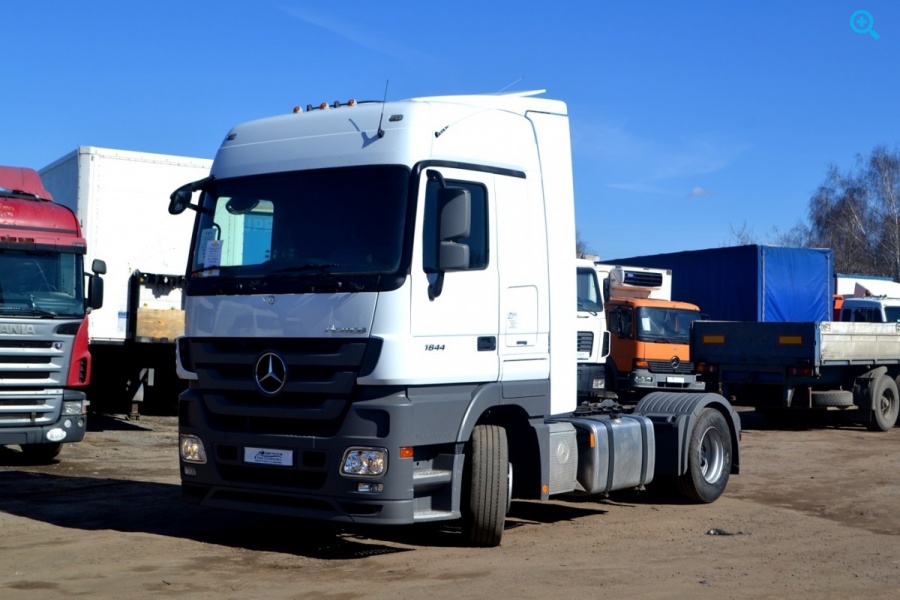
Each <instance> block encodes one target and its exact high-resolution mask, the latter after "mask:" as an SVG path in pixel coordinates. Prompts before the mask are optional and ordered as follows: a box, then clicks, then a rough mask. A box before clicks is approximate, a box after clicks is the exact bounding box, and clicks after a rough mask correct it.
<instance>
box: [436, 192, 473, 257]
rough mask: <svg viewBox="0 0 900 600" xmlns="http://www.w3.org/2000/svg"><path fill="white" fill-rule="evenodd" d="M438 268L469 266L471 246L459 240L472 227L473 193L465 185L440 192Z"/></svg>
mask: <svg viewBox="0 0 900 600" xmlns="http://www.w3.org/2000/svg"><path fill="white" fill-rule="evenodd" d="M438 215H439V216H438V223H439V225H438V231H439V237H438V239H439V240H440V246H439V254H438V268H439V269H440V270H441V271H460V270H464V269H468V268H469V246H468V245H467V244H462V243H460V242H459V240H460V239H463V238H467V237H469V234H470V232H471V230H472V194H471V193H470V192H469V190H467V189H465V188H461V187H447V188H442V189H441V190H439V191H438Z"/></svg>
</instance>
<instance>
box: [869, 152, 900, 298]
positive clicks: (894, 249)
mask: <svg viewBox="0 0 900 600" xmlns="http://www.w3.org/2000/svg"><path fill="white" fill-rule="evenodd" d="M864 177H865V180H866V183H867V184H868V187H869V189H870V192H871V194H872V196H873V200H874V204H875V206H874V212H875V218H876V219H877V221H878V224H879V229H880V232H879V233H880V234H879V236H878V240H877V250H878V254H879V257H880V259H881V261H882V262H883V264H884V267H885V274H886V275H890V276H891V277H893V278H894V280H898V279H900V154H896V153H895V154H891V153H890V152H888V150H887V148H886V147H884V146H879V147H877V148H875V149H874V150H873V151H872V154H871V156H870V157H869V161H868V169H867V171H866V173H865V175H864Z"/></svg>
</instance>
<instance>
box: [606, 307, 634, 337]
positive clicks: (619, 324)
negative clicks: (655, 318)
mask: <svg viewBox="0 0 900 600" xmlns="http://www.w3.org/2000/svg"><path fill="white" fill-rule="evenodd" d="M609 327H610V331H612V333H615V334H616V335H617V336H619V337H620V338H626V339H631V337H632V335H631V311H630V310H629V309H627V308H624V307H621V306H620V307H617V308H614V309H613V310H611V311H610V313H609Z"/></svg>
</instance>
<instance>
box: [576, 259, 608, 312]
mask: <svg viewBox="0 0 900 600" xmlns="http://www.w3.org/2000/svg"><path fill="white" fill-rule="evenodd" d="M578 310H587V311H592V312H600V311H602V310H603V301H602V300H601V299H600V286H598V285H597V272H596V271H594V269H578Z"/></svg>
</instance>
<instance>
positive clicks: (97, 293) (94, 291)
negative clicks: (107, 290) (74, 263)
mask: <svg viewBox="0 0 900 600" xmlns="http://www.w3.org/2000/svg"><path fill="white" fill-rule="evenodd" d="M101 262H102V261H101ZM104 272H105V270H104ZM88 281H89V283H88V306H89V307H90V308H91V309H97V308H101V307H102V306H103V278H102V277H100V275H91V276H90V279H89V280H88Z"/></svg>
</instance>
